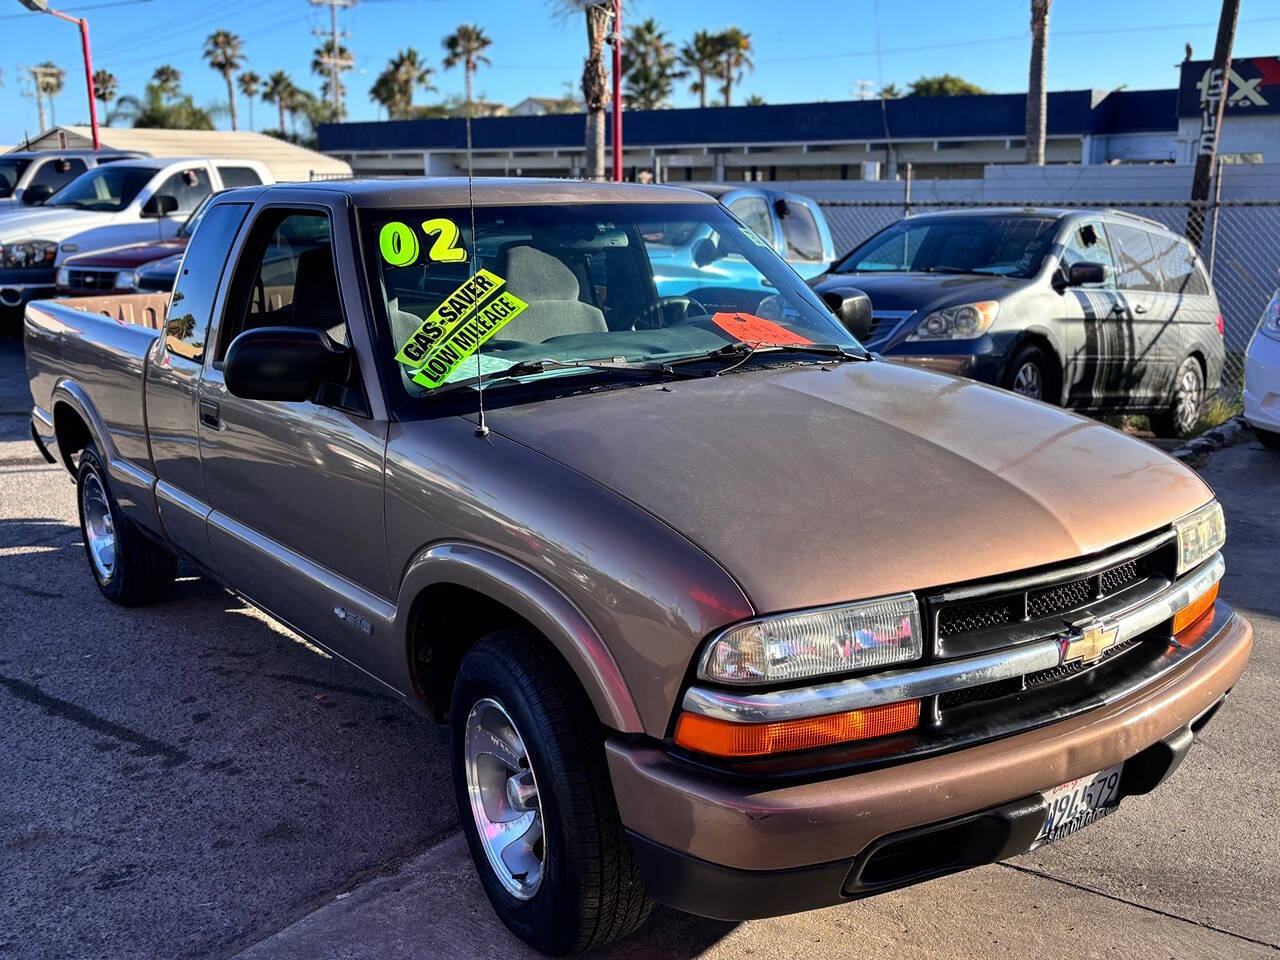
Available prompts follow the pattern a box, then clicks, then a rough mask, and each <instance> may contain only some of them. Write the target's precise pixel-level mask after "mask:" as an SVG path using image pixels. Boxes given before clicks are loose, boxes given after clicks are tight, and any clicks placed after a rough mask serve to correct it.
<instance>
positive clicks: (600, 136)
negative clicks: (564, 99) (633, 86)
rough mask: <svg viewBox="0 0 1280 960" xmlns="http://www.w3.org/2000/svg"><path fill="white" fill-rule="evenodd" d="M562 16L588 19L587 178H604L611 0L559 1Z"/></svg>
mask: <svg viewBox="0 0 1280 960" xmlns="http://www.w3.org/2000/svg"><path fill="white" fill-rule="evenodd" d="M556 6H557V8H558V9H559V11H560V14H561V16H571V15H573V14H577V13H581V14H583V15H584V16H585V18H586V21H587V60H586V63H584V64H583V66H582V99H583V102H584V103H585V105H586V108H587V134H586V154H587V170H586V174H587V178H588V179H590V180H603V179H604V128H605V114H606V111H607V110H608V107H609V78H608V75H607V74H606V73H605V69H604V43H605V39H606V37H607V35H608V32H609V21H610V20H611V19H612V18H613V3H612V2H610V0H556Z"/></svg>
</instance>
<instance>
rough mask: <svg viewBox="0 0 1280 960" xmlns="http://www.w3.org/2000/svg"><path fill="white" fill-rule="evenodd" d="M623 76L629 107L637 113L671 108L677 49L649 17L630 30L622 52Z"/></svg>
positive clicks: (678, 72)
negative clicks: (638, 111)
mask: <svg viewBox="0 0 1280 960" xmlns="http://www.w3.org/2000/svg"><path fill="white" fill-rule="evenodd" d="M622 75H623V76H624V77H626V81H627V86H626V92H625V93H626V100H627V106H628V107H632V108H634V109H637V110H658V109H661V108H662V107H666V106H670V102H671V90H672V88H673V87H674V86H675V80H676V78H677V77H682V76H684V73H683V71H680V70H677V69H676V48H675V45H674V44H672V43H670V42H668V40H667V34H666V32H665V31H664V30H662V29H661V28H660V27H659V26H658V22H657V21H656V20H654V19H653V18H652V17H650V18H649V19H648V20H645V21H644V22H643V23H640V24H638V25H636V26H634V27H632V28H631V35H630V36H629V37H628V38H627V42H626V44H625V46H624V47H623V52H622Z"/></svg>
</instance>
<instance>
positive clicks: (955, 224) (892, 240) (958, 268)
mask: <svg viewBox="0 0 1280 960" xmlns="http://www.w3.org/2000/svg"><path fill="white" fill-rule="evenodd" d="M1057 225H1058V219H1057V218H1056V217H1048V216H1026V215H1016V216H991V215H983V214H975V215H974V216H967V215H956V214H946V215H943V216H922V217H910V218H908V219H906V220H901V221H899V222H898V223H895V224H894V225H893V226H892V227H889V228H888V229H887V230H882V231H881V232H880V233H877V234H876V235H875V236H874V237H872V238H871V239H870V240H867V241H866V242H865V243H863V244H862V245H861V246H858V247H855V248H854V250H853V252H852V253H850V254H849V255H848V256H846V257H845V258H844V259H843V260H842V261H840V263H838V264H836V266H835V267H833V268H832V270H833V272H835V273H989V274H995V275H998V276H1004V277H1023V278H1026V277H1031V276H1034V275H1035V273H1036V271H1038V270H1039V269H1040V264H1041V262H1043V260H1044V257H1045V254H1046V253H1048V252H1049V248H1050V247H1051V246H1052V245H1053V237H1054V234H1055V232H1056V231H1057Z"/></svg>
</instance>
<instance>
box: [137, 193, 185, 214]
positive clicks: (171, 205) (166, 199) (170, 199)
mask: <svg viewBox="0 0 1280 960" xmlns="http://www.w3.org/2000/svg"><path fill="white" fill-rule="evenodd" d="M177 209H178V198H177V197H175V196H173V195H171V194H168V193H153V194H152V195H151V198H150V199H149V200H147V202H146V203H144V204H143V205H142V216H144V217H147V218H149V219H155V218H158V217H167V216H168V215H169V214H171V213H173V212H174V211H175V210H177Z"/></svg>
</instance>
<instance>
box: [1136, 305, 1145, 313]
mask: <svg viewBox="0 0 1280 960" xmlns="http://www.w3.org/2000/svg"><path fill="white" fill-rule="evenodd" d="M1133 312H1134V313H1146V312H1147V308H1146V307H1144V306H1143V305H1142V304H1140V303H1137V304H1134V307H1133Z"/></svg>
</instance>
